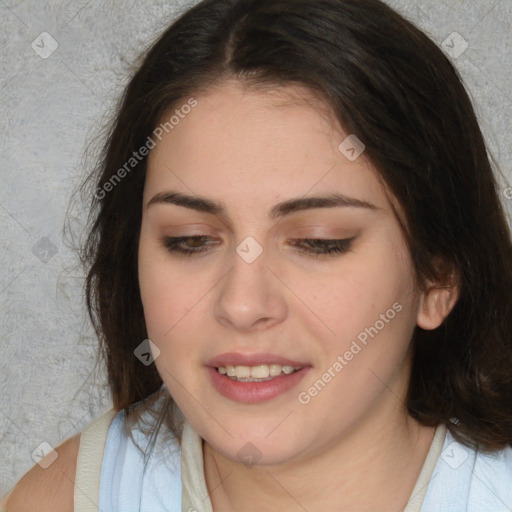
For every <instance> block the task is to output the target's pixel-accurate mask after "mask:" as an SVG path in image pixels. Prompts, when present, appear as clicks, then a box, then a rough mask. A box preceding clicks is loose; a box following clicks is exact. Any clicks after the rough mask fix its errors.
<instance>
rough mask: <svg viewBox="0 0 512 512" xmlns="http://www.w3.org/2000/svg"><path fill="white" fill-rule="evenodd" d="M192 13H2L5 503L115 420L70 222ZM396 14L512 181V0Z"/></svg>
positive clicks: (160, 3) (57, 7) (72, 9)
mask: <svg viewBox="0 0 512 512" xmlns="http://www.w3.org/2000/svg"><path fill="white" fill-rule="evenodd" d="M192 3H196V2H190V1H189V2H183V1H181V2H176V1H175V2H173V1H170V0H148V1H145V2H137V1H135V0H130V1H129V0H126V1H121V0H108V1H101V0H91V1H83V0H82V1H76V2H75V1H73V2H70V1H67V2H65V1H63V0H49V1H48V2H44V1H43V0H27V1H23V0H2V1H0V27H1V28H0V69H1V74H0V128H1V132H2V133H1V137H0V161H1V165H0V173H1V174H0V176H1V179H0V219H1V224H0V238H1V243H2V251H1V254H0V314H1V326H0V340H1V341H0V343H1V345H0V347H1V358H0V457H1V461H0V496H1V495H2V494H4V493H5V492H7V490H8V489H10V488H11V487H12V485H13V484H14V483H15V482H16V481H17V480H18V479H19V478H20V477H21V476H22V475H23V474H24V473H25V472H26V471H27V470H28V469H29V468H30V467H32V466H33V465H34V462H35V461H34V459H33V458H32V455H31V454H32V453H33V451H34V450H35V449H36V448H37V447H38V446H40V444H41V443H42V442H47V443H49V445H51V446H57V445H58V444H59V443H60V442H61V441H62V440H64V439H66V438H68V437H70V436H72V435H74V434H75V433H77V432H79V431H81V430H82V429H83V428H84V427H85V426H86V425H87V424H88V423H89V422H90V421H91V420H92V419H94V418H95V417H97V416H99V415H100V414H101V413H102V412H103V411H105V410H107V409H109V408H110V407H111V398H110V396H109V393H108V391H107V389H106V385H105V383H106V379H105V375H104V373H103V369H102V368H99V369H97V368H95V367H94V354H95V340H94V337H93V335H92V330H91V328H90V326H89V325H88V322H87V320H86V315H85V313H84V307H83V303H82V298H81V285H82V276H81V273H80V271H79V269H78V268H77V267H76V259H74V256H73V253H72V252H71V251H70V250H69V248H68V247H67V246H66V244H65V241H64V239H63V232H62V228H63V224H64V218H65V214H66V210H67V208H68V205H69V199H70V194H71V192H72V190H73V188H74V187H75V186H76V184H77V183H78V182H79V181H80V179H81V178H82V177H83V176H84V172H85V170H84V162H83V158H82V157H83V154H84V150H85V144H86V142H88V141H89V140H90V137H91V136H92V135H93V134H94V133H96V131H97V127H98V123H101V121H102V118H104V115H105V112H106V111H107V110H108V109H109V108H111V107H112V102H113V99H114V98H116V97H117V96H118V95H119V93H120V92H121V90H122V87H123V85H124V84H125V83H126V80H127V70H128V66H129V64H130V62H131V61H132V59H133V58H134V57H135V56H136V55H137V54H138V53H139V52H140V51H141V50H142V49H144V48H146V47H147V46H148V44H150V42H151V41H152V40H153V39H154V38H155V37H156V36H157V34H158V33H160V31H161V30H162V29H163V28H164V27H165V26H166V24H167V23H168V22H169V21H170V20H171V19H172V18H173V17H174V16H175V15H176V13H177V12H179V11H180V10H182V9H183V8H184V6H186V5H187V4H188V5H191V4H192ZM388 3H389V4H390V5H392V6H393V7H395V8H397V9H398V10H400V11H401V12H402V13H403V14H405V15H406V16H408V17H409V18H410V19H412V20H414V21H416V22H417V23H418V24H419V25H420V26H421V27H422V28H423V29H424V30H426V31H427V33H428V34H429V35H430V37H431V38H432V39H434V40H435V41H436V42H437V43H438V44H439V45H443V46H444V48H445V51H446V52H447V53H450V54H451V57H452V59H453V61H454V62H455V63H456V66H457V67H458V69H459V70H460V72H461V74H462V76H463V78H464V80H465V82H466V84H467V86H468V88H469V90H470V93H471V96H472V98H473V100H474V103H475V106H476V110H477V114H478V117H479V119H480V121H481V123H482V127H483V130H484V133H485V135H486V138H487V140H488V143H489V146H490V149H491V151H492V153H493V154H494V155H495V156H496V158H497V160H498V162H499V164H500V165H501V168H502V170H503V172H504V173H505V175H506V177H507V179H508V180H509V181H512V179H511V178H512V150H511V148H512V144H511V143H512V130H511V124H512V58H511V48H512V30H511V28H512V27H511V25H512V0H494V1H491V0H452V1H449V0H443V1H441V0H436V1H430V2H429V1H426V0H414V1H406V0H392V1H391V0H389V2H388ZM454 33H455V34H454ZM505 189H506V184H505V183H503V197H504V201H505V203H506V205H507V209H508V211H509V213H510V212H512V190H509V194H505ZM506 195H508V197H509V198H510V199H509V200H508V199H506ZM75 210H76V209H75ZM72 213H74V214H79V213H80V212H78V211H72ZM36 457H37V455H36Z"/></svg>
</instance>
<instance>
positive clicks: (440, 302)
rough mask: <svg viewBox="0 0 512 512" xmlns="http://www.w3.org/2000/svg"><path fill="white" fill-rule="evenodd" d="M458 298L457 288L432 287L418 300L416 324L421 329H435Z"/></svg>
mask: <svg viewBox="0 0 512 512" xmlns="http://www.w3.org/2000/svg"><path fill="white" fill-rule="evenodd" d="M458 298H459V290H458V287H456V286H455V285H454V286H433V287H431V288H430V289H429V290H428V291H427V292H424V293H423V294H422V295H421V298H420V305H419V309H418V318H417V324H418V326H419V327H421V328H422V329H426V330H432V329H437V328H438V327H439V326H440V325H441V324H442V323H443V321H444V319H445V318H446V317H447V316H448V315H449V314H450V312H451V310H452V309H453V308H454V306H455V304H456V302H457V299H458Z"/></svg>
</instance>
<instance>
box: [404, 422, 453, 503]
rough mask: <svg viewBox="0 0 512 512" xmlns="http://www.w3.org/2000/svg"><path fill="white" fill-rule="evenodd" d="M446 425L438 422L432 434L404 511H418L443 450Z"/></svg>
mask: <svg viewBox="0 0 512 512" xmlns="http://www.w3.org/2000/svg"><path fill="white" fill-rule="evenodd" d="M446 430H447V429H446V425H444V424H443V423H440V424H439V425H438V426H437V428H436V432H435V434H434V439H433V440H432V444H431V445H430V449H429V451H428V454H427V457H426V459H425V462H424V464H423V468H422V469H421V473H420V476H419V477H418V480H417V481H416V485H415V486H414V489H413V490H412V493H411V497H410V498H409V501H408V503H407V506H406V507H405V510H404V512H420V510H421V506H422V504H423V500H424V499H425V495H426V494H427V489H428V486H429V484H430V479H431V478H432V473H433V472H434V469H435V467H436V464H437V461H438V459H439V457H440V455H441V452H442V450H443V446H444V442H445V439H446Z"/></svg>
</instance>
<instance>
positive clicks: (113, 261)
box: [80, 0, 512, 450]
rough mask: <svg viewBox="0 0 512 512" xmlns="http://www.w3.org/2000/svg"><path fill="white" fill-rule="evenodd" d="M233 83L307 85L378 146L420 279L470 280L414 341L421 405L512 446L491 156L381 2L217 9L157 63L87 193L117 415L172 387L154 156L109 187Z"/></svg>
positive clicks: (458, 88)
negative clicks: (167, 381) (165, 364)
mask: <svg viewBox="0 0 512 512" xmlns="http://www.w3.org/2000/svg"><path fill="white" fill-rule="evenodd" d="M228 78H229V79H233V78H234V79H236V80H239V81H240V83H243V84H246V85H248V86H250V87H269V86H270V87H279V86H281V85H288V84H297V85H302V86H306V87H308V88H309V90H310V91H312V92H314V93H315V94H317V95H320V96H321V97H322V98H323V99H324V100H325V102H326V104H327V105H328V106H329V107H330V108H331V109H332V112H333V114H334V115H335V116H336V118H337V119H338V120H339V122H340V124H341V126H343V127H344V129H345V131H346V132H347V133H352V134H356V135H357V137H358V138H359V139H360V140H361V141H362V142H363V143H364V144H365V146H366V151H365V156H366V157H367V158H368V159H369V160H370V161H371V162H372V163H373V165H374V166H375V167H376V169H377V171H378V173H379V178H380V179H381V180H382V181H383V183H385V184H386V186H387V188H388V189H389V190H390V191H391V193H392V194H393V195H394V196H395V197H396V199H397V200H398V202H399V204H400V205H401V207H402V209H403V212H404V216H405V218H403V219H400V222H401V225H402V229H403V230H404V236H405V238H406V240H407V244H408V247H409V250H410V253H411V256H412V260H413V264H414V268H415V272H416V277H417V280H418V283H419V285H420V286H421V287H422V289H424V290H425V289H426V288H427V283H428V282H437V283H439V284H440V285H441V284H443V283H447V282H448V281H447V278H446V276H447V274H450V273H455V274H456V275H457V276H458V284H459V286H460V296H459V299H458V301H457V303H456V305H455V307H454V309H453V310H452V312H451V313H450V314H449V315H448V317H447V318H446V319H445V321H444V322H443V324H442V325H441V326H440V327H439V328H437V329H435V330H432V331H426V330H422V329H421V328H419V327H417V328H416V330H415V332H414V335H413V339H412V347H413V367H412V374H411V381H410V387H409V393H408V397H407V401H406V405H407V408H408V411H409V413H410V415H411V416H413V417H414V418H416V419H417V420H418V421H419V422H421V423H422V424H424V425H430V426H434V425H438V424H440V423H444V424H446V425H447V426H448V427H449V428H450V430H451V431H452V432H453V434H454V435H455V436H456V438H457V439H458V440H459V441H461V442H463V443H466V444H468V445H470V446H477V445H480V447H481V449H484V450H496V449H500V448H502V447H504V446H506V445H512V315H511V301H510V295H511V292H512V242H511V235H510V230H509V226H508V225H507V219H506V216H505V213H504V209H503V207H502V205H501V203H500V200H499V196H498V184H497V181H496V177H495V176H494V175H493V168H492V166H491V163H490V158H492V157H490V156H489V155H488V153H487V149H486V145H485V142H484V138H483V135H482V133H481V130H480V128H479V125H478V122H477V119H476V116H475V112H474V110H473V107H472V104H471V101H470V99H469V97H468V94H467V93H466V91H465V88H464V86H463V84H462V81H461V78H460V76H459V74H458V72H457V70H456V69H455V68H454V66H453V65H452V63H451V62H450V60H449V59H448V58H447V57H446V56H445V55H444V54H443V52H442V51H441V50H440V49H439V48H438V47H437V46H436V44H435V43H434V42H432V41H431V40H430V39H429V37H427V36H426V35H425V34H424V33H423V32H422V31H421V30H419V29H418V28H416V27H415V26H414V24H412V23H411V22H409V21H407V20H406V19H404V18H403V17H402V16H400V15H399V14H398V13H396V12H395V11H394V10H392V9H391V8H390V7H388V6H387V5H386V4H384V3H382V2H380V1H378V0H314V1H311V0H204V1H202V2H200V3H198V4H197V5H195V6H194V7H192V8H191V9H189V10H188V11H186V12H185V13H184V14H182V15H181V16H180V17H179V18H178V19H177V20H176V21H175V22H174V23H172V25H171V26H170V27H169V28H168V29H167V30H166V31H165V32H164V33H163V34H162V35H161V36H160V37H159V39H158V40H157V42H156V43H155V44H154V45H153V46H152V47H151V48H150V50H149V51H148V52H147V53H145V54H144V55H143V60H142V63H141V64H140V65H138V68H137V70H136V72H135V73H134V75H133V77H132V78H131V80H130V81H129V84H128V86H127V87H126V90H125V92H124V95H123V97H122V98H121V100H120V103H119V106H118V109H117V111H116V115H115V118H114V120H113V124H112V126H111V128H110V131H109V134H108V137H107V140H106V143H105V145H104V148H103V153H102V157H101V158H100V161H99V165H98V166H97V168H96V169H95V170H94V171H93V173H91V175H90V176H89V177H88V179H87V180H86V182H85V183H84V184H83V185H82V191H85V192H84V193H85V194H89V195H88V197H89V200H90V204H89V205H88V207H89V208H90V217H89V223H90V224H89V228H88V232H87V237H88V238H87V240H86V242H85V243H84V246H83V248H82V251H81V253H80V255H81V262H82V263H83V264H84V265H85V268H86V270H87V272H88V274H87V279H86V297H87V307H88V311H89V315H90V317H91V320H92V322H93V325H94V328H95V330H96V333H97V335H98V338H99V341H100V348H101V354H102V356H103V357H104V359H105V361H106V366H107V370H108V379H109V384H110V389H111V392H112V396H113V401H114V407H115V408H116V409H117V410H121V409H124V410H125V411H126V412H127V413H128V412H133V411H132V409H133V406H134V404H136V403H137V404H138V403H144V402H142V401H144V400H146V399H147V398H148V397H150V395H154V396H156V395H155V393H157V392H158V391H159V389H160V388H161V386H162V379H161V378H160V375H159V374H158V372H157V369H156V367H155V365H153V364H152V365H149V366H145V365H143V364H142V363H141V362H140V361H139V359H138V358H137V357H135V356H134V350H135V348H136V347H137V346H138V345H139V344H140V343H141V342H142V341H143V340H144V339H146V338H147V332H146V326H145V321H144V315H143V309H142V303H141V297H140V291H139V286H138V270H137V250H138V240H139V234H140V225H141V215H142V192H143V187H144V180H145V172H146V158H143V159H141V161H140V162H139V163H137V166H136V167H135V168H134V169H133V170H131V172H128V173H125V174H126V176H124V177H123V178H122V179H121V180H118V182H116V183H115V186H113V187H106V186H105V185H106V184H107V182H109V180H110V183H112V181H111V180H112V177H113V176H114V175H115V174H116V173H117V172H118V170H119V169H121V168H123V165H126V162H127V161H128V160H129V159H130V157H131V156H132V154H133V152H134V151H137V150H138V149H139V148H141V147H143V146H144V145H145V144H146V143H147V139H148V137H149V136H151V134H152V133H153V130H154V129H155V127H156V126H157V125H158V123H159V122H160V121H161V119H162V116H163V115H164V113H166V112H169V111H170V110H172V109H173V108H176V107H178V106H179V105H180V104H182V103H185V102H186V100H187V99H188V98H190V97H191V96H193V95H198V94H200V92H201V91H206V90H208V88H209V87H211V86H212V85H214V84H215V85H218V84H222V81H223V80H225V79H228ZM493 162H494V161H493ZM494 163H495V162H494ZM496 168H497V166H496ZM91 184H92V186H94V188H95V190H96V192H94V193H93V192H92V190H91V188H90V187H91ZM107 188H108V192H106V190H107ZM98 191H100V192H101V193H99V192H98ZM439 262H442V263H443V265H442V266H440V265H439ZM157 395H158V393H157ZM169 404H170V402H169V401H168V405H169ZM167 410H168V411H169V413H168V417H167V418H166V422H167V424H168V425H169V426H172V416H173V413H172V412H171V408H170V407H168V408H167Z"/></svg>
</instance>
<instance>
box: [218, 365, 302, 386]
mask: <svg viewBox="0 0 512 512" xmlns="http://www.w3.org/2000/svg"><path fill="white" fill-rule="evenodd" d="M302 368H303V366H296V367H293V366H290V365H281V364H259V365H256V366H242V365H236V366H234V365H230V364H228V365H226V366H217V367H215V369H216V370H217V372H219V373H220V374H221V375H225V376H226V377H229V378H230V379H232V380H236V381H238V382H265V381H267V380H272V379H275V378H276V377H279V376H281V375H291V374H292V373H295V372H297V371H299V370H300V369H302Z"/></svg>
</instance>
